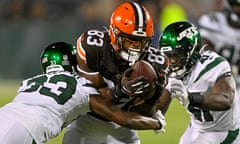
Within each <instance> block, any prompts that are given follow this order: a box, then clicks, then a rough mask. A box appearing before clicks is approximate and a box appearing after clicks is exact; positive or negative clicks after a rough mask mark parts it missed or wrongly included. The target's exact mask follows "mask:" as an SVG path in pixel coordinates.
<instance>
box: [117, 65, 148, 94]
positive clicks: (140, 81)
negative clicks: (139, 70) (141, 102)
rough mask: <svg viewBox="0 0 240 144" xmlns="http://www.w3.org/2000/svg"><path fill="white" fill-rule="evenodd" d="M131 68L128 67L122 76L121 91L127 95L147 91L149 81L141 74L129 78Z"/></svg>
mask: <svg viewBox="0 0 240 144" xmlns="http://www.w3.org/2000/svg"><path fill="white" fill-rule="evenodd" d="M132 70H133V69H132V68H128V69H127V70H126V71H125V72H124V73H123V76H122V80H121V87H122V88H121V91H122V92H123V93H125V94H127V95H128V96H137V95H144V94H147V93H148V92H149V86H150V84H149V82H148V81H147V80H146V78H144V77H143V76H140V77H137V78H136V79H132V80H131V79H130V78H129V76H130V74H131V72H132Z"/></svg>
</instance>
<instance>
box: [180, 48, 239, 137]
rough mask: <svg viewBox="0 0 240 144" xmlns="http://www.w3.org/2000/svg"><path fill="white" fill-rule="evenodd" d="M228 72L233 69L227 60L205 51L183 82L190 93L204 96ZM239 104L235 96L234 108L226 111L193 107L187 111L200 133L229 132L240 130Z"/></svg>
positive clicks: (189, 107) (192, 123)
mask: <svg viewBox="0 0 240 144" xmlns="http://www.w3.org/2000/svg"><path fill="white" fill-rule="evenodd" d="M228 72H231V68H230V65H229V63H228V62H227V60H226V59H225V58H223V57H222V56H219V55H218V54H217V53H215V52H212V51H205V52H203V53H202V55H201V58H200V60H198V61H197V63H196V66H195V67H194V68H193V70H192V72H191V73H190V74H189V75H188V77H186V79H185V80H184V81H183V82H184V85H185V86H186V88H187V90H188V92H190V93H200V94H204V93H206V92H207V90H208V89H209V88H211V86H213V85H214V84H215V82H216V81H217V80H218V78H219V77H221V76H223V75H224V74H225V73H228ZM233 80H234V79H233ZM239 104H240V103H239V97H237V96H235V97H234V100H233V105H232V107H231V108H230V109H229V110H226V111H211V110H203V109H200V108H197V107H193V106H188V108H187V111H188V112H189V113H190V116H191V125H192V126H193V127H194V128H195V129H196V130H198V131H200V132H207V131H228V130H235V129H236V128H239V123H240V109H239V108H240V107H239Z"/></svg>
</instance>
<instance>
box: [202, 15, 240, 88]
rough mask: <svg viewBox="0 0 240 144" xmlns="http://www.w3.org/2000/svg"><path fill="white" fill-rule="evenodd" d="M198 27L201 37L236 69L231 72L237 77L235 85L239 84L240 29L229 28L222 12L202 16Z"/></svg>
mask: <svg viewBox="0 0 240 144" xmlns="http://www.w3.org/2000/svg"><path fill="white" fill-rule="evenodd" d="M199 26H200V33H201V36H202V37H203V38H206V39H208V40H209V41H210V42H211V43H212V44H213V45H214V49H215V50H216V51H217V52H218V53H219V54H220V55H222V56H224V57H225V58H227V59H228V60H229V62H230V63H231V65H232V66H234V68H236V69H233V70H234V73H236V75H237V77H236V80H237V83H239V84H240V73H239V72H240V65H239V62H240V45H239V41H240V29H237V28H233V27H231V26H229V24H228V22H227V17H226V15H225V14H224V13H223V12H213V13H210V14H205V15H202V16H201V17H200V19H199Z"/></svg>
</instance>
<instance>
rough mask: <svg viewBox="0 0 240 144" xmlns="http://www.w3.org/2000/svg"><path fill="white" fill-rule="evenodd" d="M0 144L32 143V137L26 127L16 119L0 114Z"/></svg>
mask: <svg viewBox="0 0 240 144" xmlns="http://www.w3.org/2000/svg"><path fill="white" fill-rule="evenodd" d="M0 143H1V144H33V138H32V136H31V135H30V133H29V132H28V131H27V129H26V128H25V127H24V126H23V125H21V124H20V123H18V122H17V121H15V120H13V119H11V118H8V117H5V116H0Z"/></svg>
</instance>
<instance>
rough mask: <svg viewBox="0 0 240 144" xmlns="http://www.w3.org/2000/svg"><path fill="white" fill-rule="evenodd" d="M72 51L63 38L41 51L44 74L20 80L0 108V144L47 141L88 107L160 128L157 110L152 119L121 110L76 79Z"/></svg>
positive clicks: (125, 121)
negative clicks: (62, 40) (15, 94)
mask: <svg viewBox="0 0 240 144" xmlns="http://www.w3.org/2000/svg"><path fill="white" fill-rule="evenodd" d="M75 53H76V49H75V47H74V46H73V45H71V44H68V43H65V42H56V43H53V44H51V45H49V46H48V47H46V48H45V49H44V50H43V52H42V55H41V66H42V69H43V72H44V74H41V75H37V76H34V77H31V78H28V79H26V80H24V81H22V83H21V86H20V88H19V90H18V94H17V96H16V97H15V98H14V100H13V101H12V102H10V103H8V104H6V105H5V106H3V107H1V108H0V141H1V144H42V143H45V142H47V141H48V140H50V139H51V138H53V137H56V136H57V135H58V134H59V133H60V132H61V131H62V129H63V128H64V127H66V126H67V125H68V124H69V123H70V122H71V121H72V120H74V119H76V118H77V117H78V116H79V115H81V114H86V113H87V112H91V111H93V112H95V113H97V114H99V115H101V116H103V117H104V118H106V119H107V120H109V121H114V122H116V123H118V124H120V125H122V126H124V127H128V128H132V129H156V130H157V129H161V127H162V125H161V122H160V120H161V121H162V120H164V119H161V118H163V117H161V112H157V113H156V114H155V118H151V117H146V116H141V115H139V114H137V113H134V112H124V111H122V110H121V109H120V108H117V107H116V106H114V105H113V104H112V103H111V102H110V101H109V100H108V99H106V98H104V97H102V96H101V95H100V93H99V92H98V91H97V90H96V88H95V87H94V86H93V84H92V82H90V81H89V80H87V79H86V78H83V77H79V75H78V74H77V73H76V72H75V65H76V56H75ZM162 122H163V121H162Z"/></svg>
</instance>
